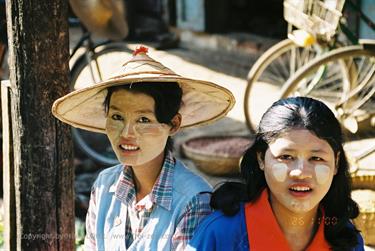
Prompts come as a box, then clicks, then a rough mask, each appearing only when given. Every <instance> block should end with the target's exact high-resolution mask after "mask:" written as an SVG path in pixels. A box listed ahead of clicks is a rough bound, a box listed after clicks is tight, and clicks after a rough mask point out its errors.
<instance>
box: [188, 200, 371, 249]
mask: <svg viewBox="0 0 375 251" xmlns="http://www.w3.org/2000/svg"><path fill="white" fill-rule="evenodd" d="M245 222H246V220H245V210H244V205H242V206H241V207H240V211H239V212H238V213H237V214H236V215H234V216H226V215H224V214H223V213H222V212H221V211H215V212H213V213H212V214H211V215H209V216H207V217H206V218H205V219H204V220H203V221H202V222H201V223H200V225H199V226H198V228H197V229H196V231H195V233H194V236H193V239H192V240H191V241H190V242H189V245H188V247H187V248H186V250H189V251H193V250H198V251H210V250H212V251H214V250H215V251H249V241H248V237H247V229H246V223H245ZM358 242H359V244H358V245H357V247H355V248H354V249H353V251H364V247H363V246H364V243H363V239H362V236H361V235H360V234H358Z"/></svg>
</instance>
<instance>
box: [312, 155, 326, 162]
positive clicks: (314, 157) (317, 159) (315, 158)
mask: <svg viewBox="0 0 375 251" xmlns="http://www.w3.org/2000/svg"><path fill="white" fill-rule="evenodd" d="M311 160H313V161H324V159H322V158H320V157H317V156H313V157H311Z"/></svg>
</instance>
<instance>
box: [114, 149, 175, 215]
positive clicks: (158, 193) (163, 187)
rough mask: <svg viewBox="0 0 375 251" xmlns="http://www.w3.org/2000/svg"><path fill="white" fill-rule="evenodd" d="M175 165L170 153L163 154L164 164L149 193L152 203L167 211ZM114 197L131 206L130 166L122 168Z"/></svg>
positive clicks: (131, 183) (132, 182)
mask: <svg viewBox="0 0 375 251" xmlns="http://www.w3.org/2000/svg"><path fill="white" fill-rule="evenodd" d="M175 163H176V161H175V159H174V157H173V155H172V153H171V152H170V151H168V152H167V153H166V154H165V158H164V163H163V166H162V168H161V171H160V174H159V177H158V178H157V179H156V181H155V184H154V186H153V188H152V191H151V193H150V195H151V196H150V197H151V201H152V203H153V204H156V205H159V206H161V207H163V208H165V209H167V210H170V209H171V207H172V183H173V173H174V170H175V169H174V166H175ZM115 196H116V198H117V199H118V200H120V201H121V202H122V203H124V204H125V205H127V206H131V205H132V203H133V201H134V200H135V199H136V191H135V185H134V181H133V170H132V167H131V166H126V165H125V166H124V169H123V172H122V173H121V175H120V178H119V181H118V183H117V187H116V190H115Z"/></svg>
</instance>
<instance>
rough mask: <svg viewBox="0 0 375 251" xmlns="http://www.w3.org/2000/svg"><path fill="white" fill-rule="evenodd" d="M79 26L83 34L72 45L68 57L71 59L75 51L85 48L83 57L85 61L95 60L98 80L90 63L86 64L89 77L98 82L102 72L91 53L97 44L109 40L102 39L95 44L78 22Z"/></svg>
mask: <svg viewBox="0 0 375 251" xmlns="http://www.w3.org/2000/svg"><path fill="white" fill-rule="evenodd" d="M80 26H81V29H82V33H83V34H82V36H81V38H80V39H79V41H78V43H77V44H76V45H75V46H74V48H73V50H72V53H71V54H70V59H72V58H73V57H74V55H75V54H76V53H77V51H78V50H79V49H80V48H81V47H82V48H85V52H84V55H85V58H86V60H87V62H91V61H92V60H93V61H94V62H95V68H96V72H97V73H98V76H99V80H98V81H96V78H95V74H94V69H93V67H92V65H91V64H88V65H89V69H90V75H91V78H92V79H93V80H94V81H95V83H97V82H100V81H102V80H103V75H102V72H101V70H100V67H99V63H98V61H97V60H96V57H94V56H93V55H95V48H97V47H99V46H102V45H105V44H108V43H110V42H111V41H110V40H107V41H104V42H102V43H98V44H95V43H94V41H93V40H92V38H91V33H90V32H89V31H88V30H87V29H86V28H85V27H84V26H82V24H80Z"/></svg>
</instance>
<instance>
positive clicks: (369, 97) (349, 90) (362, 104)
mask: <svg viewBox="0 0 375 251" xmlns="http://www.w3.org/2000/svg"><path fill="white" fill-rule="evenodd" d="M337 65H340V68H341V73H339V74H341V75H342V77H343V79H342V81H341V83H340V81H338V82H331V83H330V82H328V81H325V80H327V78H323V77H325V76H322V77H321V79H320V80H319V82H316V83H314V84H313V86H311V87H310V88H309V92H305V91H304V89H305V87H306V86H308V85H309V81H310V79H312V78H313V77H314V76H315V74H316V72H317V69H319V67H322V66H324V67H326V68H329V67H330V68H331V72H333V71H332V69H333V67H335V66H337ZM364 67H365V68H364ZM329 80H334V78H332V77H331V78H330V79H329ZM336 83H337V85H342V87H341V88H339V89H338V88H336V89H335V87H334V84H336ZM330 89H331V90H333V91H336V92H337V93H336V94H335V93H332V94H330V93H329V90H330ZM340 92H341V93H340ZM297 95H298V96H309V97H313V98H317V99H320V100H322V101H323V102H325V103H326V104H328V106H329V107H330V108H331V109H332V110H333V111H334V113H335V115H336V117H337V118H338V119H339V121H340V122H341V123H342V124H343V125H344V128H346V129H348V130H349V131H351V132H352V133H353V134H354V133H356V132H355V131H356V130H360V129H361V128H357V129H355V128H350V123H351V124H352V126H353V127H355V126H356V125H355V124H354V123H356V124H357V126H358V124H359V123H361V122H363V121H365V120H367V119H369V120H371V117H372V116H373V115H374V114H375V50H374V46H373V45H369V44H362V45H353V46H346V47H342V48H338V49H335V50H332V51H330V52H328V53H325V54H323V55H321V56H319V57H317V58H315V59H314V60H312V61H311V62H309V63H308V64H306V65H305V66H303V67H302V68H301V69H299V70H298V71H297V72H296V74H295V75H294V76H292V77H291V78H290V79H288V81H287V82H286V83H285V85H284V86H283V88H282V91H281V95H280V98H286V97H289V96H297ZM332 96H337V100H333V99H329V98H330V97H332ZM353 119H354V120H355V121H354V120H353ZM368 122H370V121H368ZM370 123H371V122H370ZM364 124H365V125H366V126H368V123H364ZM353 129H354V130H353Z"/></svg>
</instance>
